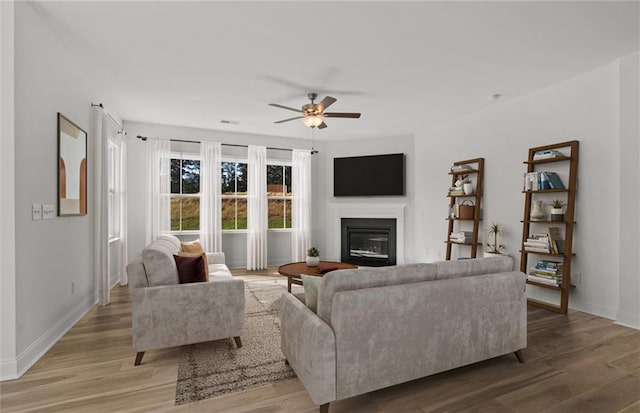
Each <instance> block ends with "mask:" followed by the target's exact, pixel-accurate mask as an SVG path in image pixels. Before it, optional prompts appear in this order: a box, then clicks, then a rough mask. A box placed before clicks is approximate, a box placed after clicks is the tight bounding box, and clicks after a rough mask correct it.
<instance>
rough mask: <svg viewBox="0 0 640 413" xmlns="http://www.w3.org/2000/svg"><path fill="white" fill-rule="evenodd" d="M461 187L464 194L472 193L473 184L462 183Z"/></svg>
mask: <svg viewBox="0 0 640 413" xmlns="http://www.w3.org/2000/svg"><path fill="white" fill-rule="evenodd" d="M462 189H463V190H464V194H465V195H471V194H473V184H470V183H469V184H464V185H462Z"/></svg>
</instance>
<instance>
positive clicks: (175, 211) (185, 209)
mask: <svg viewBox="0 0 640 413" xmlns="http://www.w3.org/2000/svg"><path fill="white" fill-rule="evenodd" d="M199 229H200V161H198V160H195V159H183V158H182V156H180V158H178V159H176V158H173V159H171V231H197V230H199Z"/></svg>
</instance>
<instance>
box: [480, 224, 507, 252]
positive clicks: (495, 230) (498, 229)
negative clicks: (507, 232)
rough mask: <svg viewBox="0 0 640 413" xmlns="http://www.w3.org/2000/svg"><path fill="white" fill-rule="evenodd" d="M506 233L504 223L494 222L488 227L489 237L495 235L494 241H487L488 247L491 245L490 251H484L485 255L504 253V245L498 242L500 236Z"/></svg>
mask: <svg viewBox="0 0 640 413" xmlns="http://www.w3.org/2000/svg"><path fill="white" fill-rule="evenodd" d="M502 234H504V229H503V227H502V224H500V223H499V222H492V223H491V226H490V227H489V228H488V229H487V235H488V236H489V237H493V242H487V244H486V245H487V247H489V251H485V252H484V256H485V257H492V256H496V255H500V254H502V252H501V251H502V250H503V249H505V247H504V245H502V244H500V243H498V237H499V236H500V235H502Z"/></svg>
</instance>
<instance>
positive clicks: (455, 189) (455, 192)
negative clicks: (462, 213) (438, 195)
mask: <svg viewBox="0 0 640 413" xmlns="http://www.w3.org/2000/svg"><path fill="white" fill-rule="evenodd" d="M449 195H454V196H455V195H464V189H463V188H462V187H451V188H449Z"/></svg>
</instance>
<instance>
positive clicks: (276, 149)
mask: <svg viewBox="0 0 640 413" xmlns="http://www.w3.org/2000/svg"><path fill="white" fill-rule="evenodd" d="M136 138H138V139H140V140H141V141H146V140H147V139H149V138H148V137H147V136H141V135H138V136H136ZM169 140H170V141H171V142H188V143H200V142H201V141H191V140H188V139H169ZM220 145H222V146H235V147H236V148H248V147H249V145H239V144H237V143H221V144H220ZM267 149H270V150H273V151H288V152H292V151H293V149H289V148H272V147H269V146H267Z"/></svg>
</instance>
